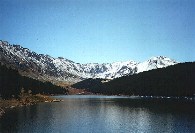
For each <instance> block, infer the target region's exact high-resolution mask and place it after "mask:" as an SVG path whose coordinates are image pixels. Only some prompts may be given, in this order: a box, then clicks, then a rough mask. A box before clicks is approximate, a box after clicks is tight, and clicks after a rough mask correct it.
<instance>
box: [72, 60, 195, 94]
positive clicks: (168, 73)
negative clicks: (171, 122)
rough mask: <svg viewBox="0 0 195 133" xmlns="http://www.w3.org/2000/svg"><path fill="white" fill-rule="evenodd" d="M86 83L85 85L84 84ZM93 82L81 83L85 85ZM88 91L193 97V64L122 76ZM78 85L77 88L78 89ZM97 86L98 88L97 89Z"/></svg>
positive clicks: (98, 84)
mask: <svg viewBox="0 0 195 133" xmlns="http://www.w3.org/2000/svg"><path fill="white" fill-rule="evenodd" d="M85 82H86V83H85ZM90 82H93V83H95V82H94V81H93V80H85V81H82V87H83V88H84V87H85V86H84V85H85V84H90ZM96 83H97V84H95V85H94V86H95V87H93V84H91V85H90V86H87V87H86V88H88V90H89V91H92V92H96V93H103V94H109V95H118V94H124V95H143V96H144V95H147V96H193V95H194V94H195V62H193V63H190V62H189V63H180V64H177V65H174V66H169V67H166V68H161V69H156V70H151V71H147V72H142V73H139V74H135V75H130V76H124V77H121V78H118V79H114V80H112V81H110V82H107V83H102V82H96ZM78 85H79V83H78V84H77V86H76V87H77V88H79V86H78ZM98 86H99V88H98Z"/></svg>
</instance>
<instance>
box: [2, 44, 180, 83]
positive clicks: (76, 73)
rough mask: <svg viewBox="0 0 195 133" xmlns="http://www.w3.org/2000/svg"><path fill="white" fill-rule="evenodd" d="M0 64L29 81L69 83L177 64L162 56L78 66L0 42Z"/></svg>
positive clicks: (77, 64) (64, 60)
mask: <svg viewBox="0 0 195 133" xmlns="http://www.w3.org/2000/svg"><path fill="white" fill-rule="evenodd" d="M0 62H1V64H6V65H7V66H10V67H12V68H14V69H17V70H19V72H20V73H21V74H22V75H26V76H29V77H32V78H36V79H39V80H46V81H66V82H70V83H75V82H78V81H81V80H83V79H87V78H103V79H114V78H118V77H121V76H125V75H132V74H137V73H140V72H143V71H148V70H152V69H157V68H163V67H167V66H170V65H174V64H177V62H176V61H174V60H172V59H169V58H167V57H164V56H158V57H152V58H150V59H149V60H147V61H145V62H141V63H137V62H135V61H126V62H114V63H104V64H97V63H88V64H80V63H75V62H73V61H71V60H68V59H64V58H62V57H58V58H53V57H51V56H49V55H43V54H37V53H35V52H33V51H31V50H29V49H27V48H23V47H21V46H20V45H10V44H9V43H8V42H6V41H0Z"/></svg>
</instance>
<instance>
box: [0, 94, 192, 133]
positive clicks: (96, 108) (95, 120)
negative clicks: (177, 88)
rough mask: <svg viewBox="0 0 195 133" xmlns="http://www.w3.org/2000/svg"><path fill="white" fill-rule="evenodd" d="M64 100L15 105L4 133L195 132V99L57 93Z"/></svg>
mask: <svg viewBox="0 0 195 133" xmlns="http://www.w3.org/2000/svg"><path fill="white" fill-rule="evenodd" d="M57 98H61V99H63V100H64V101H63V102H53V103H39V104H37V105H32V106H26V107H19V108H13V109H10V110H8V111H7V112H6V113H5V114H4V115H3V117H2V118H1V119H0V132H3V133H4V132H19V133H20V132H21V133H31V132H33V133H193V132H195V104H194V101H188V102H187V101H180V100H171V99H143V98H139V97H123V96H95V95H72V96H69V95H67V96H57Z"/></svg>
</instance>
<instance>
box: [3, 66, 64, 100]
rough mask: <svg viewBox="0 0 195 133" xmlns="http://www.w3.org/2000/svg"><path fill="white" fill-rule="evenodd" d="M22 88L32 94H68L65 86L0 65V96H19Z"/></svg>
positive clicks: (6, 97) (5, 97)
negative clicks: (24, 74)
mask: <svg viewBox="0 0 195 133" xmlns="http://www.w3.org/2000/svg"><path fill="white" fill-rule="evenodd" d="M21 90H23V91H25V92H30V93H32V94H38V93H40V94H66V93H67V90H66V89H65V88H62V87H59V86H56V85H53V84H52V83H50V82H41V81H38V80H35V79H32V78H28V77H25V76H21V75H20V74H19V73H18V71H16V70H13V69H11V68H7V67H6V66H1V65H0V96H1V98H3V99H9V98H12V97H15V98H17V97H18V96H19V95H20V93H21Z"/></svg>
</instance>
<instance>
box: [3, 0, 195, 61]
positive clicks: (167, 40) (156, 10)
mask: <svg viewBox="0 0 195 133" xmlns="http://www.w3.org/2000/svg"><path fill="white" fill-rule="evenodd" d="M0 26H1V28H0V39H1V40H5V41H8V42H9V43H11V44H20V45H22V46H23V47H26V48H29V49H31V50H32V51H35V52H37V53H42V54H49V55H51V56H53V57H64V58H67V59H70V60H73V61H75V62H79V63H89V62H93V63H105V62H114V61H127V60H135V61H144V60H146V59H148V58H150V57H152V56H159V55H164V56H167V57H170V58H173V59H175V60H177V61H181V62H184V61H195V2H193V0H1V1H0Z"/></svg>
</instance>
